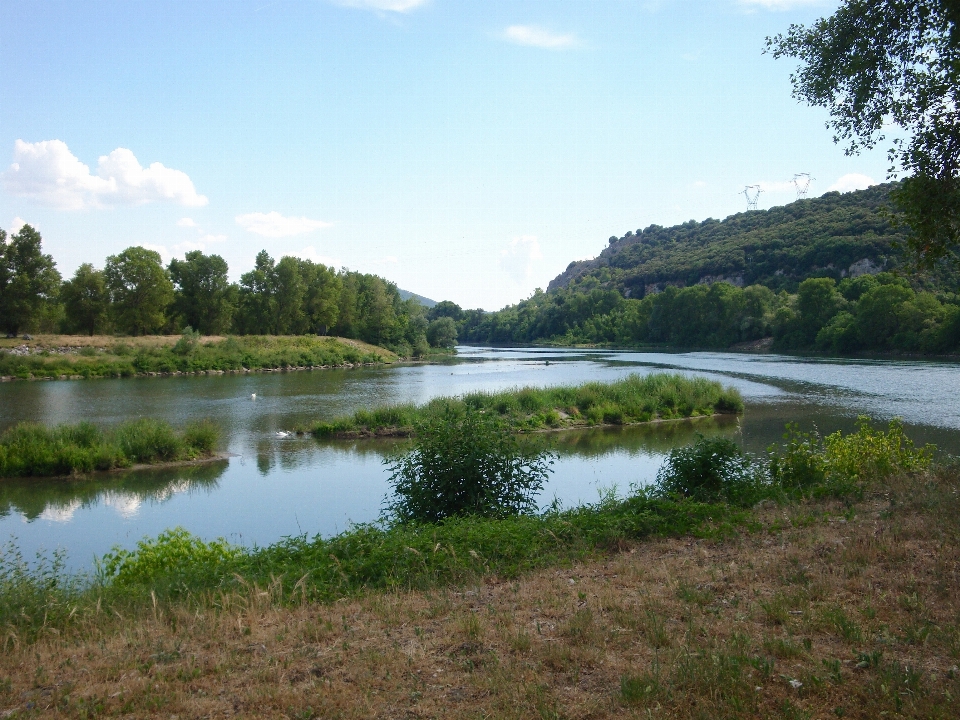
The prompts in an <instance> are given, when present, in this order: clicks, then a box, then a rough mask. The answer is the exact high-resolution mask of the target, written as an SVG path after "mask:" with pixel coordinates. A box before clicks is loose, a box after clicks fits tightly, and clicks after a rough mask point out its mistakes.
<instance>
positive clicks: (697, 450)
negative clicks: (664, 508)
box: [656, 436, 767, 505]
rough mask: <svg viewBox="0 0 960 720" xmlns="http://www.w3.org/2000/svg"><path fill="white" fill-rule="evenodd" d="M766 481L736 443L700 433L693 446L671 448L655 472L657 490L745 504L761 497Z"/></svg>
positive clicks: (757, 465) (762, 470)
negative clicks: (662, 463) (707, 436)
mask: <svg viewBox="0 0 960 720" xmlns="http://www.w3.org/2000/svg"><path fill="white" fill-rule="evenodd" d="M766 484H767V476H766V470H765V468H764V467H763V465H762V464H761V463H758V462H757V460H756V459H755V458H753V457H752V456H750V455H747V454H745V453H744V452H743V451H742V450H741V449H740V447H739V446H738V445H737V444H736V443H735V442H733V441H732V440H728V439H727V438H705V437H703V436H700V438H699V439H698V440H697V442H696V444H695V445H691V446H688V447H683V448H675V449H674V450H671V451H670V455H669V456H668V457H667V460H666V462H665V463H664V465H663V467H662V468H660V472H659V473H657V484H656V493H657V494H658V495H661V496H667V497H669V496H677V495H679V496H682V497H685V498H690V499H693V500H696V501H698V502H708V503H711V502H721V501H726V502H731V503H735V504H740V505H745V504H750V503H753V502H755V501H756V500H758V499H760V497H761V494H762V493H763V491H764V489H765V486H766Z"/></svg>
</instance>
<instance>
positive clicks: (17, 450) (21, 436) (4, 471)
mask: <svg viewBox="0 0 960 720" xmlns="http://www.w3.org/2000/svg"><path fill="white" fill-rule="evenodd" d="M219 438H220V430H219V428H217V426H216V425H214V424H213V423H212V422H209V421H206V420H203V421H196V422H192V423H190V424H188V425H187V426H186V427H184V429H183V430H182V431H181V432H177V431H175V430H174V429H173V428H172V427H171V426H170V425H169V424H168V423H166V422H163V421H160V420H151V419H147V418H144V419H140V420H135V421H132V422H126V423H122V424H120V425H117V426H116V427H114V428H111V429H109V430H102V429H101V428H98V427H97V426H96V425H94V424H93V423H89V422H83V423H78V424H76V425H58V426H56V427H53V428H48V427H44V426H43V425H39V424H36V423H19V424H17V425H14V426H13V427H11V428H9V429H7V430H5V431H4V432H3V434H2V435H0V478H11V477H43V476H59V475H76V474H78V473H89V472H95V471H106V470H116V469H120V468H126V467H130V466H131V465H134V464H145V465H153V464H158V463H171V462H180V461H185V460H197V459H200V458H204V457H211V456H212V455H213V453H214V449H215V447H216V444H217V441H218V440H219Z"/></svg>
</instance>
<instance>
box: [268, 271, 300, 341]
mask: <svg viewBox="0 0 960 720" xmlns="http://www.w3.org/2000/svg"><path fill="white" fill-rule="evenodd" d="M305 295H306V286H305V285H304V282H303V277H301V275H300V261H299V260H298V259H297V258H295V257H290V256H289V255H287V256H284V257H282V258H280V262H278V263H277V265H276V267H275V268H274V272H273V298H274V302H275V303H276V326H275V329H274V332H276V333H277V334H279V335H302V334H303V333H305V332H307V331H308V323H307V316H306V315H305V314H304V311H303V299H304V296H305Z"/></svg>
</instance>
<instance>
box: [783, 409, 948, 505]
mask: <svg viewBox="0 0 960 720" xmlns="http://www.w3.org/2000/svg"><path fill="white" fill-rule="evenodd" d="M783 437H784V439H785V440H786V443H785V444H784V446H783V448H782V449H780V448H776V447H771V448H770V449H769V450H768V453H769V455H770V474H771V476H772V478H773V480H774V481H775V482H776V483H777V484H779V485H780V487H782V488H783V489H785V490H794V491H797V490H799V491H803V490H806V489H810V488H813V489H815V490H816V491H817V492H819V493H831V494H834V495H845V494H849V493H851V492H856V491H858V490H859V489H861V488H862V487H863V485H865V484H866V483H869V482H873V481H876V480H882V479H884V478H887V477H890V476H891V475H894V474H895V473H899V472H917V471H920V470H925V469H927V468H929V467H930V463H931V462H932V460H933V452H934V450H935V449H936V448H935V447H934V446H933V445H927V446H925V447H922V448H917V447H915V446H914V444H913V441H912V440H910V438H908V437H907V436H906V435H904V434H903V424H902V422H901V421H900V420H899V419H894V420H891V421H890V423H889V425H888V426H887V430H886V432H884V431H882V430H875V429H874V428H873V427H872V426H871V425H870V419H869V418H868V417H865V416H863V415H861V416H860V417H858V418H857V431H856V432H855V433H850V434H848V435H844V434H843V433H841V432H840V431H837V432H835V433H833V434H831V435H828V436H827V437H826V438H821V437H820V435H819V434H818V433H816V432H809V433H805V432H800V430H799V428H798V427H797V426H796V425H794V424H789V425H787V432H786V434H785V435H784V436H783Z"/></svg>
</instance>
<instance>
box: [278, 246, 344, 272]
mask: <svg viewBox="0 0 960 720" xmlns="http://www.w3.org/2000/svg"><path fill="white" fill-rule="evenodd" d="M290 254H291V255H293V257H298V258H300V259H301V260H309V261H310V262H315V263H320V264H321V265H326V266H327V267H332V268H338V267H340V266H341V265H343V263H342V262H340V260H339V259H338V258H332V257H327V256H326V255H321V254H320V253H318V252H317V249H316V248H315V247H314V246H313V245H308V246H307V247H305V248H303V250H298V251H297V252H292V253H290Z"/></svg>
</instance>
